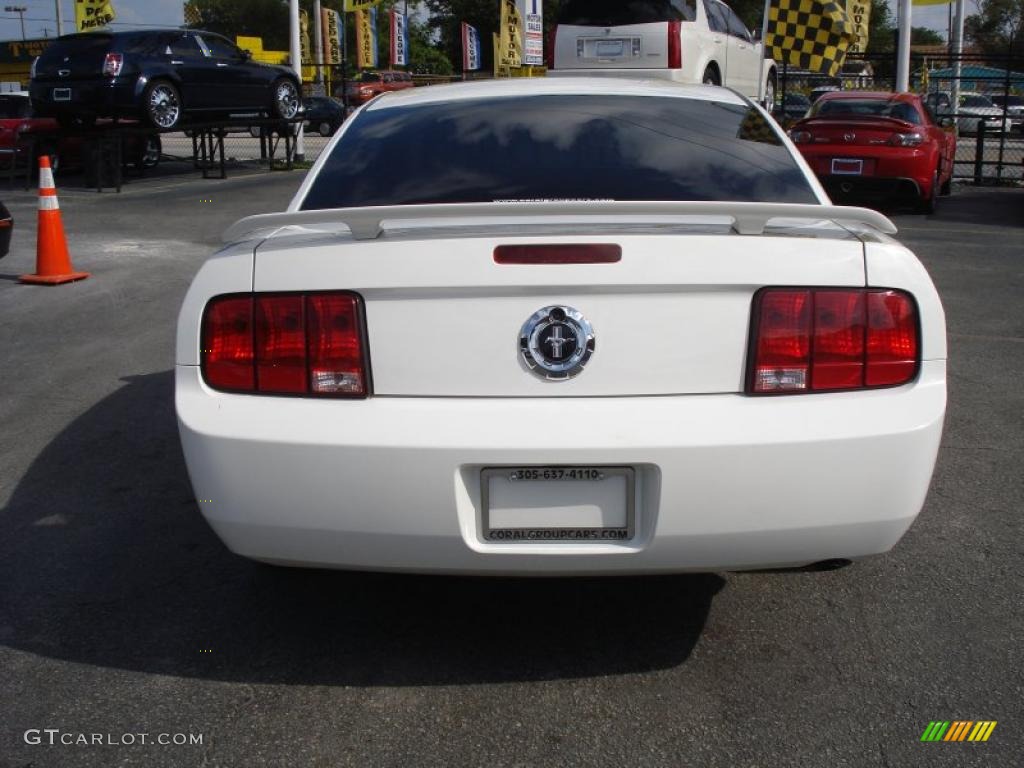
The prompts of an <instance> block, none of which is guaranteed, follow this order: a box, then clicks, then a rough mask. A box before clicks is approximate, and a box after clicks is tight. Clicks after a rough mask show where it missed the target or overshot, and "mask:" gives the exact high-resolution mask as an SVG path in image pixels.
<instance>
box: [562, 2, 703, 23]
mask: <svg viewBox="0 0 1024 768" xmlns="http://www.w3.org/2000/svg"><path fill="white" fill-rule="evenodd" d="M695 18H697V8H696V0H627V1H626V2H623V1H622V0H568V2H566V3H564V4H563V5H562V8H561V9H560V10H559V12H558V23H559V24H573V25H578V26H583V27H620V26H624V25H626V24H652V23H655V22H662V21H693V20H694V19H695Z"/></svg>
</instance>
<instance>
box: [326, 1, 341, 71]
mask: <svg viewBox="0 0 1024 768" xmlns="http://www.w3.org/2000/svg"><path fill="white" fill-rule="evenodd" d="M320 21H321V24H322V28H323V30H324V64H341V35H342V30H343V29H344V27H342V25H341V14H340V13H338V12H337V11H332V10H331V9H330V8H323V9H321V11H320Z"/></svg>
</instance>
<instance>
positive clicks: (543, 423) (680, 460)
mask: <svg viewBox="0 0 1024 768" xmlns="http://www.w3.org/2000/svg"><path fill="white" fill-rule="evenodd" d="M945 403H946V386H945V362H944V361H926V362H925V363H924V364H923V365H922V370H921V375H920V377H919V379H918V380H917V381H916V382H915V383H914V384H911V385H907V386H905V387H900V388H897V389H891V390H875V391H869V392H861V393H835V394H827V395H810V396H796V397H777V398H750V397H744V396H741V395H703V396H683V397H637V398H580V399H574V400H571V401H568V400H566V399H564V398H551V399H490V398H486V399H485V398H481V399H455V398H422V399H416V398H383V397H379V398H372V399H369V400H365V401H349V402H345V401H329V402H328V401H310V400H305V399H295V398H268V397H252V396H239V395H226V394H223V393H216V392H212V391H210V390H208V389H207V388H206V387H205V385H204V384H203V383H202V381H201V378H200V375H199V369H198V368H196V367H194V366H178V367H177V369H176V404H177V411H178V420H179V428H180V432H181V439H182V445H183V448H184V452H185V458H186V461H187V464H188V469H189V474H190V476H191V479H192V484H193V488H194V490H195V493H196V497H197V499H199V500H200V503H199V506H200V509H201V510H202V512H203V514H204V516H205V517H206V519H207V521H208V522H209V523H210V525H211V526H212V527H213V529H214V530H215V531H216V532H217V534H218V535H219V536H220V537H221V539H223V541H224V542H225V543H226V544H227V546H228V547H229V548H231V549H232V550H233V551H235V552H236V553H238V554H241V555H244V556H246V557H250V558H254V559H258V560H265V561H269V562H275V563H282V564H290V565H304V566H322V567H338V568H354V569H367V570H406V571H420V572H442V573H475V574H518V575H542V574H616V573H617V574H626V573H653V572H673V571H674V572H680V571H701V570H719V569H743V568H761V567H781V566H788V565H803V564H807V563H812V562H816V561H820V560H827V559H832V558H857V557H863V556H867V555H872V554H878V553H881V552H885V551H887V550H889V549H890V548H891V547H893V546H894V545H895V544H896V542H897V541H898V540H899V539H900V537H901V536H902V535H903V534H904V532H905V531H906V530H907V528H908V527H909V526H910V524H911V523H912V522H913V521H914V518H915V517H916V516H917V514H918V512H919V510H920V508H921V506H922V504H923V502H924V498H925V494H926V492H927V490H928V485H929V482H930V479H931V475H932V470H933V468H934V464H935V457H936V453H937V451H938V446H939V439H940V436H941V431H942V422H943V416H944V413H945ZM551 464H577V465H579V464H585V465H629V466H633V467H635V468H636V475H637V483H636V486H637V487H636V509H637V518H636V534H635V537H634V538H633V539H631V540H629V541H624V542H587V543H536V544H533V543H496V542H492V541H488V540H485V539H484V538H483V536H482V535H481V525H482V523H481V509H480V499H481V492H480V490H481V489H480V471H481V469H482V468H483V467H485V466H493V465H551Z"/></svg>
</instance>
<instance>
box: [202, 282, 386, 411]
mask: <svg viewBox="0 0 1024 768" xmlns="http://www.w3.org/2000/svg"><path fill="white" fill-rule="evenodd" d="M202 369H203V377H204V378H205V380H206V382H207V384H209V385H210V386H211V387H213V388H214V389H221V390H226V391H230V392H254V393H262V394H291V395H320V396H334V397H339V396H343V397H366V395H367V394H368V393H369V386H368V373H369V371H368V365H367V364H366V349H365V342H364V333H363V320H362V300H361V299H360V298H359V297H358V296H356V295H354V294H349V293H311V294H256V295H254V296H222V297H219V298H215V299H213V300H212V301H211V302H210V303H209V304H208V305H207V307H206V311H205V313H204V315H203V327H202Z"/></svg>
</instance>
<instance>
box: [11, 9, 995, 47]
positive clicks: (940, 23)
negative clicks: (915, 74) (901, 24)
mask: <svg viewBox="0 0 1024 768" xmlns="http://www.w3.org/2000/svg"><path fill="white" fill-rule="evenodd" d="M57 2H58V0H4V2H3V3H0V8H4V7H6V6H7V5H8V3H10V5H12V6H15V7H17V6H21V7H24V8H26V9H27V10H26V11H25V14H24V17H25V35H26V36H27V37H28V38H29V39H31V38H36V37H45V36H47V34H48V35H49V36H50V37H52V36H53V35H54V34H55V32H56V29H57V22H56V4H57ZM59 2H60V3H61V6H62V8H63V10H64V32H65V34H66V33H69V32H72V31H73V24H74V0H59ZM113 3H114V8H115V10H116V11H117V21H116V22H115V25H114V26H115V29H116V28H120V29H131V28H132V26H171V27H177V26H179V25H181V23H182V6H183V2H182V0H113ZM889 4H890V6H892V7H893V10H894V12H895V0H889ZM410 5H411V3H410ZM495 6H497V3H495ZM976 9H977V6H976V5H975V2H974V0H967V9H966V11H965V12H966V13H967V14H971V13H975V12H976ZM946 14H947V6H945V5H931V6H915V7H914V9H913V25H914V26H915V27H929V28H931V29H934V30H936V31H938V32H939V33H941V34H942V35H943V37H945V35H946V26H947V23H946V18H947V17H946ZM894 15H895V13H894ZM19 39H21V26H20V23H19V20H18V14H16V13H6V12H3V11H0V40H19Z"/></svg>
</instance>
